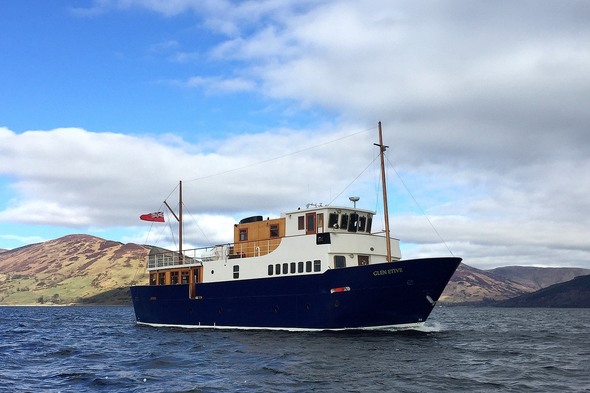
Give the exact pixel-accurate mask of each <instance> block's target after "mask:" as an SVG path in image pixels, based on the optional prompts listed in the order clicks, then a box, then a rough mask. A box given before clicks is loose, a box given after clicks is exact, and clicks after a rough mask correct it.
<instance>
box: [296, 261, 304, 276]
mask: <svg viewBox="0 0 590 393" xmlns="http://www.w3.org/2000/svg"><path fill="white" fill-rule="evenodd" d="M297 273H303V262H297Z"/></svg>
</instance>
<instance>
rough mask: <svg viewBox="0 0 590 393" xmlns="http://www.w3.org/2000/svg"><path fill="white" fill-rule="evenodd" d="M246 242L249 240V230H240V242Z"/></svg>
mask: <svg viewBox="0 0 590 393" xmlns="http://www.w3.org/2000/svg"><path fill="white" fill-rule="evenodd" d="M246 240H248V229H246V228H243V229H240V241H241V242H244V241H246Z"/></svg>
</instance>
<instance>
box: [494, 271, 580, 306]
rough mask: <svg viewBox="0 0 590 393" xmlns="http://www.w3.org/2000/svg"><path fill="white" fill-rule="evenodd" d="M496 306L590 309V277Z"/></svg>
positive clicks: (552, 286) (525, 295)
mask: <svg viewBox="0 0 590 393" xmlns="http://www.w3.org/2000/svg"><path fill="white" fill-rule="evenodd" d="M496 306H498V307H565V308H590V275H586V276H579V277H576V278H574V279H573V280H570V281H567V282H562V283H559V284H554V285H551V286H550V287H547V288H543V289H540V290H538V291H536V292H533V293H527V294H524V295H521V296H518V297H515V298H512V299H508V300H505V301H503V302H500V303H498V304H496Z"/></svg>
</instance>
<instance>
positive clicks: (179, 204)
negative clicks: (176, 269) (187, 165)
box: [178, 180, 184, 264]
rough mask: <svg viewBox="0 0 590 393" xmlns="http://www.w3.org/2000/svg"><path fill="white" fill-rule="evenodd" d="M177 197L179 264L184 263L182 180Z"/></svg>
mask: <svg viewBox="0 0 590 393" xmlns="http://www.w3.org/2000/svg"><path fill="white" fill-rule="evenodd" d="M178 188H179V197H178V258H179V259H180V263H181V264H182V263H184V258H183V256H182V180H181V181H180V183H179V186H178Z"/></svg>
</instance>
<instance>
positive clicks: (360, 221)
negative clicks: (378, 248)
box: [359, 216, 367, 232]
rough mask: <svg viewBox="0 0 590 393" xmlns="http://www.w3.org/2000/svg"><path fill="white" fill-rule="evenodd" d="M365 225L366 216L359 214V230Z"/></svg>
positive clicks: (363, 228)
mask: <svg viewBox="0 0 590 393" xmlns="http://www.w3.org/2000/svg"><path fill="white" fill-rule="evenodd" d="M366 225H367V217H365V216H360V217H359V232H364V231H365V227H366Z"/></svg>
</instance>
